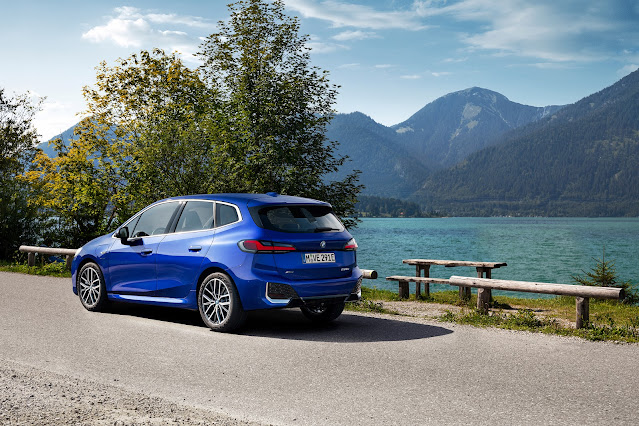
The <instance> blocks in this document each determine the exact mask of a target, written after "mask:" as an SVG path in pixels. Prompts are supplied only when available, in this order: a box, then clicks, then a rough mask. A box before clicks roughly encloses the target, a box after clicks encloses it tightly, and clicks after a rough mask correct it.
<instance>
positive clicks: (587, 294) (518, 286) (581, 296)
mask: <svg viewBox="0 0 639 426" xmlns="http://www.w3.org/2000/svg"><path fill="white" fill-rule="evenodd" d="M450 284H451V285H465V286H468V287H475V288H477V309H478V310H479V311H481V312H487V310H488V306H489V304H490V297H487V293H486V291H485V290H490V289H495V290H507V291H522V292H527V293H541V294H554V295H557V296H574V297H575V305H576V315H577V318H576V320H575V326H576V328H582V327H583V326H584V325H586V324H588V322H589V321H590V298H591V297H592V298H595V299H615V300H621V299H623V298H624V297H625V293H624V291H623V289H622V288H617V287H596V286H588V285H572V284H554V283H553V284H549V283H535V282H528V281H511V280H491V279H486V278H472V277H458V276H452V277H450Z"/></svg>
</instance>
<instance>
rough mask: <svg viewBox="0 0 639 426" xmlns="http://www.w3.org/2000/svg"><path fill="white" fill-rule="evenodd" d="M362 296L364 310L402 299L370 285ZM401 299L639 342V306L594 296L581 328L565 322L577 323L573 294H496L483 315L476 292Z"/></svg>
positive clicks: (508, 325) (489, 323)
mask: <svg viewBox="0 0 639 426" xmlns="http://www.w3.org/2000/svg"><path fill="white" fill-rule="evenodd" d="M362 297H363V299H364V304H365V307H364V308H363V309H362V311H368V312H371V311H372V312H383V307H382V306H381V303H378V302H380V301H398V300H400V299H399V296H398V293H397V292H395V291H391V290H380V289H376V288H367V287H362ZM401 300H405V301H406V300H407V301H412V302H415V303H439V304H443V305H450V306H458V307H459V306H461V307H462V308H465V309H463V310H462V312H460V313H454V312H452V311H447V312H446V314H444V315H442V316H441V317H439V318H438V319H439V320H441V321H448V322H455V323H458V324H468V325H474V326H477V327H496V328H503V329H508V330H525V331H531V332H538V333H546V334H555V335H561V336H574V337H581V338H584V339H587V340H593V341H601V340H608V341H617V342H628V343H637V342H639V306H637V305H629V304H625V303H620V302H617V301H612V300H597V299H590V323H589V324H588V326H587V327H585V328H582V329H579V330H577V329H574V328H572V327H567V326H565V325H563V324H565V322H569V323H571V324H574V322H575V315H576V313H575V298H574V297H569V296H557V297H548V298H537V299H532V298H518V297H512V296H496V297H493V300H492V303H491V312H490V314H489V315H482V314H480V313H479V312H478V311H477V310H476V309H474V307H475V306H476V303H477V295H476V294H472V295H471V298H470V300H467V301H460V300H459V292H458V291H455V290H453V291H439V292H433V293H431V294H430V297H428V298H423V297H422V298H419V299H416V298H415V295H414V294H411V295H410V298H409V299H401ZM377 305H380V306H379V307H378V306H377ZM380 309H382V310H380ZM511 310H512V312H508V311H511Z"/></svg>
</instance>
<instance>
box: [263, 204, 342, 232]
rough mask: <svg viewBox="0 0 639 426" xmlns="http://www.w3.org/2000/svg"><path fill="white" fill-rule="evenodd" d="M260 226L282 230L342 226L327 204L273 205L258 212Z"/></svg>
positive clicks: (317, 229)
mask: <svg viewBox="0 0 639 426" xmlns="http://www.w3.org/2000/svg"><path fill="white" fill-rule="evenodd" d="M258 215H259V218H260V221H261V222H262V226H263V227H264V228H266V229H271V230H273V231H282V232H300V233H301V232H333V231H343V230H344V226H342V223H341V222H340V221H339V219H337V217H335V215H334V214H333V211H332V210H331V208H330V207H327V206H273V207H264V208H262V209H260V210H259V212H258Z"/></svg>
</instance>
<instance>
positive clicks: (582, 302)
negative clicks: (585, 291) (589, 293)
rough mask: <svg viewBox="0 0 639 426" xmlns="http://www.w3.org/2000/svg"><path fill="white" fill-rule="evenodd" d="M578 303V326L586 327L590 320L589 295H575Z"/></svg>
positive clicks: (576, 325) (576, 323)
mask: <svg viewBox="0 0 639 426" xmlns="http://www.w3.org/2000/svg"><path fill="white" fill-rule="evenodd" d="M575 302H576V305H577V320H576V321H575V327H576V328H584V326H586V325H588V323H589V322H590V299H589V298H588V297H575Z"/></svg>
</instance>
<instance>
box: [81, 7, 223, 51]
mask: <svg viewBox="0 0 639 426" xmlns="http://www.w3.org/2000/svg"><path fill="white" fill-rule="evenodd" d="M114 12H115V14H116V15H115V17H111V18H110V19H109V20H108V22H107V23H106V24H104V25H97V26H95V27H93V28H91V29H89V30H88V31H87V32H85V33H84V34H82V38H83V39H85V40H88V41H90V42H93V43H104V42H110V43H113V44H115V45H117V46H120V47H124V48H131V47H134V48H144V47H146V48H150V47H161V48H163V49H166V50H169V51H176V50H177V51H178V52H181V53H183V54H185V59H187V60H192V59H190V54H191V53H192V52H195V51H196V48H197V46H198V45H199V43H200V41H201V36H202V34H201V31H202V30H203V29H212V28H214V24H212V23H210V22H208V21H207V20H206V19H204V18H200V17H193V16H180V15H176V14H159V13H146V12H145V11H143V10H141V9H138V8H136V7H129V6H124V7H118V8H115V9H114ZM188 29H195V30H196V31H197V32H198V34H196V35H190V34H189V33H188V32H187V31H185V30H188Z"/></svg>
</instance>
